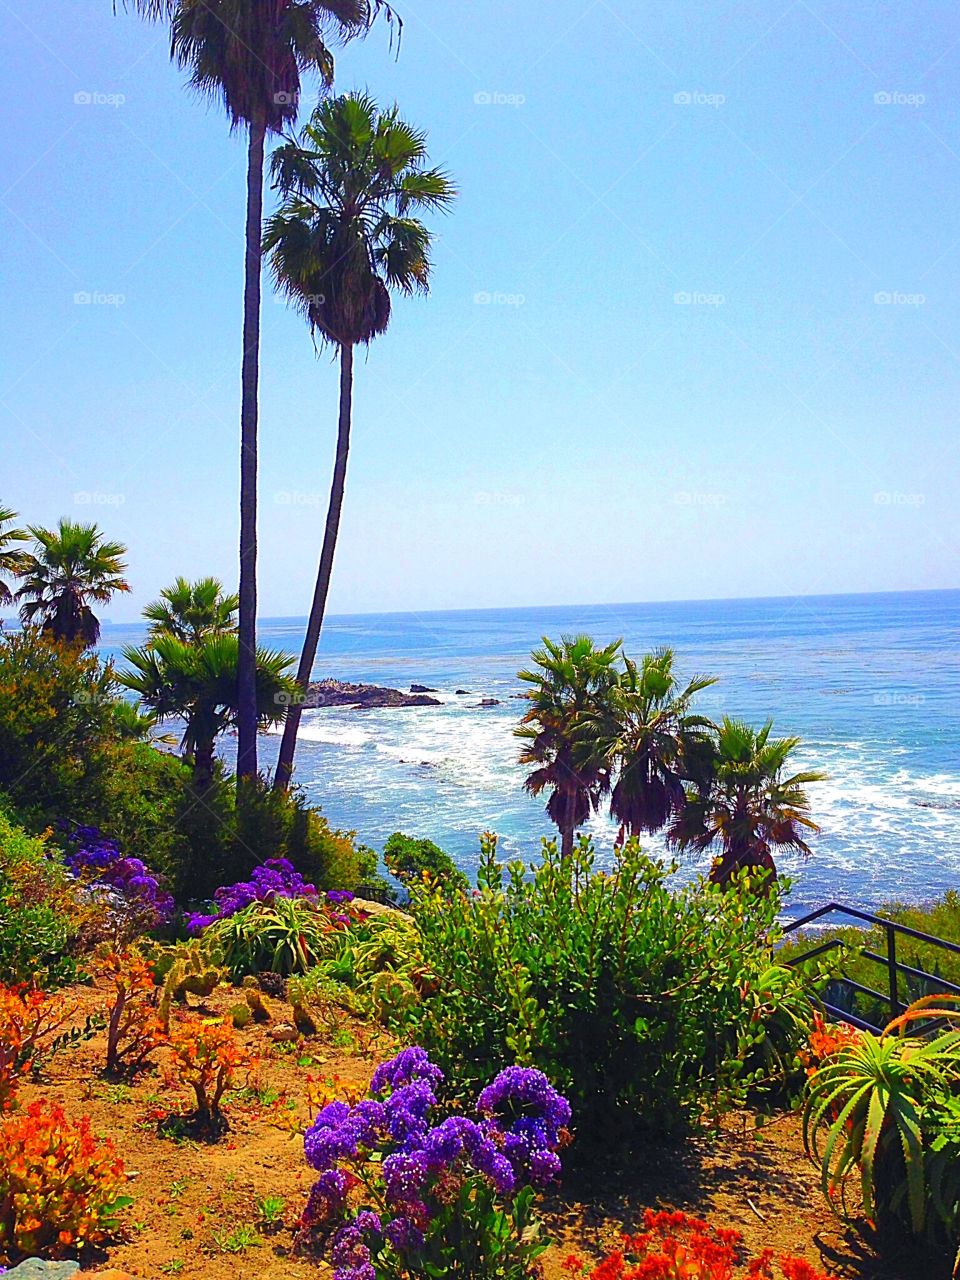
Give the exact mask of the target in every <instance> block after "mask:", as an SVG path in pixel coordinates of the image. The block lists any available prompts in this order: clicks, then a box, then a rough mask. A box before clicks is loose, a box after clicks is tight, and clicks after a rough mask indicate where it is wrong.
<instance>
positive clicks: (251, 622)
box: [237, 115, 267, 783]
mask: <svg viewBox="0 0 960 1280" xmlns="http://www.w3.org/2000/svg"><path fill="white" fill-rule="evenodd" d="M266 132H267V129H266V121H265V118H264V117H263V116H262V115H259V116H257V117H256V118H255V119H253V120H251V122H250V142H249V148H248V152H247V228H246V265H245V273H244V286H243V364H242V369H241V374H240V389H241V401H240V619H239V624H240V625H239V632H240V652H239V656H238V660H237V712H238V715H237V782H238V783H239V782H240V780H241V779H243V778H248V777H251V776H253V775H254V774H256V772H257V416H258V390H259V388H258V383H259V377H260V259H261V248H260V241H261V237H262V227H261V224H262V221H263V151H264V141H265V139H266Z"/></svg>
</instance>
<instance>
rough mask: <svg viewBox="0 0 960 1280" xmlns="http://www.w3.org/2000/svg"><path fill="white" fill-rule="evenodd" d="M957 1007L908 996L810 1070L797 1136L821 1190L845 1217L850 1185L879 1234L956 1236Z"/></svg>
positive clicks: (959, 1166)
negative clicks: (891, 1014) (902, 1007)
mask: <svg viewBox="0 0 960 1280" xmlns="http://www.w3.org/2000/svg"><path fill="white" fill-rule="evenodd" d="M958 1006H960V998H958V997H956V996H949V995H939V996H927V997H925V998H924V999H922V1000H917V1001H915V1002H914V1003H913V1004H912V1005H910V1007H909V1008H908V1009H907V1010H906V1011H905V1012H904V1013H903V1014H901V1015H900V1017H898V1018H895V1019H894V1020H893V1021H892V1022H890V1023H889V1024H888V1025H887V1027H885V1028H884V1030H883V1032H882V1033H881V1034H880V1035H874V1034H872V1033H871V1032H864V1033H863V1034H862V1035H861V1037H860V1038H859V1040H858V1041H857V1042H856V1043H854V1044H852V1045H847V1046H845V1047H843V1048H842V1049H840V1050H839V1051H838V1052H837V1053H835V1054H833V1055H832V1056H831V1057H830V1058H828V1059H827V1061H826V1062H825V1063H824V1065H823V1066H821V1067H820V1068H819V1069H818V1070H817V1072H816V1073H815V1074H814V1075H813V1077H812V1078H811V1081H810V1085H809V1088H808V1094H807V1099H806V1105H805V1108H804V1115H803V1139H804V1145H805V1147H806V1149H807V1152H808V1154H810V1155H811V1156H812V1157H813V1158H814V1159H815V1160H816V1161H817V1162H818V1163H819V1165H820V1181H821V1186H822V1188H823V1191H824V1194H825V1195H826V1196H827V1198H828V1200H830V1202H831V1204H832V1205H833V1207H834V1208H835V1210H836V1211H837V1212H838V1213H839V1214H840V1215H841V1216H844V1217H849V1216H851V1215H850V1214H849V1212H848V1209H847V1203H848V1200H847V1192H848V1188H849V1185H850V1183H851V1181H853V1182H855V1183H858V1184H859V1191H860V1197H861V1201H862V1206H863V1212H864V1214H865V1215H866V1217H867V1218H868V1219H869V1220H870V1221H871V1222H873V1223H875V1224H876V1226H877V1227H878V1230H879V1231H880V1234H881V1237H882V1236H883V1235H884V1234H885V1233H886V1232H887V1231H888V1230H889V1229H890V1228H891V1227H895V1226H896V1225H897V1224H899V1223H903V1224H904V1225H905V1226H907V1227H908V1229H909V1232H910V1234H911V1235H912V1236H913V1237H914V1238H915V1239H917V1240H926V1241H928V1242H930V1243H935V1242H937V1241H938V1240H939V1242H940V1243H942V1233H943V1232H945V1233H946V1235H947V1237H948V1238H949V1239H950V1240H952V1242H953V1246H954V1247H955V1246H956V1244H957V1243H958V1242H957V1239H956V1237H957V1233H958V1230H960V1105H958V1100H957V1093H958V1090H960V1007H958ZM944 1023H945V1024H946V1027H945V1028H944V1026H943V1024H944ZM937 1024H940V1025H939V1026H938V1025H937ZM911 1031H912V1032H913V1034H908V1033H909V1032H911ZM923 1031H926V1033H927V1034H921V1033H922V1032H923ZM958 1262H960V1255H958Z"/></svg>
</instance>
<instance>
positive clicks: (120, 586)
mask: <svg viewBox="0 0 960 1280" xmlns="http://www.w3.org/2000/svg"><path fill="white" fill-rule="evenodd" d="M29 534H30V536H31V537H32V538H33V540H34V544H35V546H34V551H33V553H32V554H28V555H26V556H25V558H24V561H23V565H22V567H21V569H20V570H19V573H20V579H21V585H20V587H19V589H18V591H17V600H19V601H20V602H21V604H20V618H21V620H22V621H23V623H24V625H25V626H39V627H40V628H41V629H42V630H43V632H44V633H45V634H46V635H48V636H51V637H52V638H53V639H54V640H62V641H65V642H66V643H68V644H79V645H82V646H84V647H85V646H87V645H93V644H96V643H97V641H98V640H99V639H100V621H99V619H98V618H97V617H96V615H95V614H94V612H93V610H92V609H91V607H90V606H91V603H93V604H106V603H107V602H108V601H109V600H111V599H112V598H113V596H114V595H116V593H117V592H118V591H129V590H130V584H129V583H128V582H127V580H126V578H125V577H124V576H123V575H124V573H125V572H126V568H127V565H126V561H125V560H124V556H125V555H126V553H127V549H126V547H125V546H124V545H123V544H122V543H121V542H107V541H105V539H104V537H103V534H102V533H101V532H100V530H99V528H98V527H97V526H96V525H95V524H79V523H77V522H75V521H73V520H66V519H64V520H61V521H60V522H59V524H58V525H57V528H56V529H42V528H40V527H39V526H38V525H30V526H29Z"/></svg>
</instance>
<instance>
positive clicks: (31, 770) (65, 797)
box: [0, 630, 116, 825]
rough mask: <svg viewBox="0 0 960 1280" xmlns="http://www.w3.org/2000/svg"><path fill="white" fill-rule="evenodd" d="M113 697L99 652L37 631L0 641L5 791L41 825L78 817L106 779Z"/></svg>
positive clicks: (0, 765)
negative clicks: (104, 748)
mask: <svg viewBox="0 0 960 1280" xmlns="http://www.w3.org/2000/svg"><path fill="white" fill-rule="evenodd" d="M115 697H116V687H115V685H114V681H113V677H112V674H111V673H110V671H109V669H108V668H105V667H102V666H101V664H100V662H99V661H98V659H97V658H96V657H95V656H94V655H93V654H90V653H87V652H80V651H78V650H76V649H71V648H70V647H69V646H65V645H58V644H56V643H54V642H53V641H51V640H48V639H45V638H44V637H43V636H42V635H41V634H40V633H39V631H37V630H27V631H23V632H16V633H13V634H11V635H0V791H4V792H6V793H7V795H9V797H10V799H11V800H12V801H13V803H14V804H15V805H16V806H17V807H18V808H20V809H22V810H25V811H29V812H31V813H33V814H36V815H37V819H38V823H39V824H40V825H42V821H43V820H48V819H50V818H57V817H60V816H61V815H64V814H70V815H71V816H73V810H74V809H75V808H77V806H78V805H79V806H80V807H81V808H82V807H83V803H84V800H85V798H86V797H87V796H88V795H90V794H91V793H94V792H95V791H96V789H97V787H98V786H99V784H100V782H101V780H102V776H103V771H104V761H103V759H102V757H101V756H100V754H99V752H98V751H97V750H96V746H97V744H99V743H100V742H102V741H104V740H105V739H107V738H108V737H109V735H110V733H111V732H115V728H114V726H115V723H116V722H115V719H114V716H113V711H112V707H113V703H114V701H115Z"/></svg>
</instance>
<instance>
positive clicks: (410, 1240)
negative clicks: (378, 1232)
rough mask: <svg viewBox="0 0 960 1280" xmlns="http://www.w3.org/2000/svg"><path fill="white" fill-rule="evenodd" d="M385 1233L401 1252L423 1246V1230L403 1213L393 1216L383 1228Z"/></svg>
mask: <svg viewBox="0 0 960 1280" xmlns="http://www.w3.org/2000/svg"><path fill="white" fill-rule="evenodd" d="M383 1234H384V1235H385V1236H386V1238H387V1239H388V1240H389V1241H390V1243H391V1244H392V1245H393V1247H394V1248H395V1249H396V1250H397V1251H398V1252H399V1253H403V1252H405V1251H409V1250H413V1249H422V1248H423V1232H422V1231H421V1230H420V1228H419V1227H418V1226H417V1225H416V1223H415V1222H411V1220H410V1219H409V1218H408V1217H406V1216H404V1215H403V1214H401V1215H400V1216H399V1217H397V1218H391V1219H390V1221H389V1222H388V1223H387V1224H386V1226H385V1227H384V1228H383Z"/></svg>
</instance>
